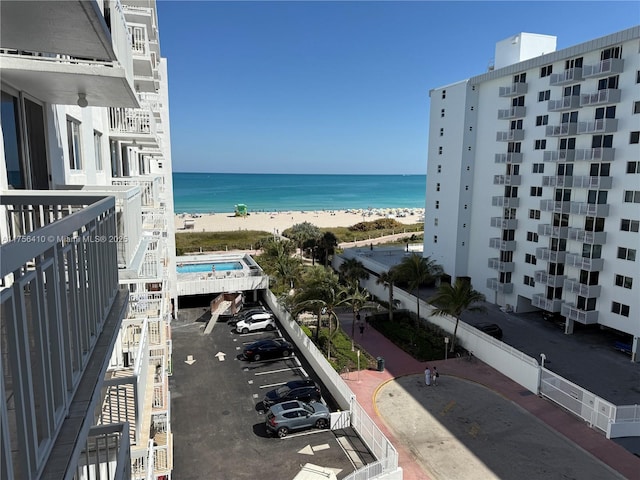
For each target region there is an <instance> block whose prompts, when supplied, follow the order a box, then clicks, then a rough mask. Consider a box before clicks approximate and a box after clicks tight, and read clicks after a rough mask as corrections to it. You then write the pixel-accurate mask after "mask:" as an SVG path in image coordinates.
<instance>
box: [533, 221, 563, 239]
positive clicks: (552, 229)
mask: <svg viewBox="0 0 640 480" xmlns="http://www.w3.org/2000/svg"><path fill="white" fill-rule="evenodd" d="M538 235H542V236H543V237H554V238H567V237H568V235H569V227H558V226H555V225H550V224H548V223H539V224H538Z"/></svg>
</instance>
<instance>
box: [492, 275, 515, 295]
mask: <svg viewBox="0 0 640 480" xmlns="http://www.w3.org/2000/svg"><path fill="white" fill-rule="evenodd" d="M487 288H488V289H490V290H494V291H496V292H500V293H507V294H509V293H513V283H500V282H499V281H498V279H497V278H488V279H487Z"/></svg>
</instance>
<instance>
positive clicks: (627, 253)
mask: <svg viewBox="0 0 640 480" xmlns="http://www.w3.org/2000/svg"><path fill="white" fill-rule="evenodd" d="M618 258H620V259H622V260H629V261H631V262H635V261H636V251H635V250H634V249H633V248H625V247H618Z"/></svg>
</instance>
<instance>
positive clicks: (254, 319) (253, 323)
mask: <svg viewBox="0 0 640 480" xmlns="http://www.w3.org/2000/svg"><path fill="white" fill-rule="evenodd" d="M274 328H276V321H275V319H274V318H273V315H271V314H270V313H269V312H264V313H254V314H253V315H251V316H250V317H248V318H245V319H243V320H240V321H239V322H238V323H236V332H238V333H249V332H253V331H255V330H273V329H274Z"/></svg>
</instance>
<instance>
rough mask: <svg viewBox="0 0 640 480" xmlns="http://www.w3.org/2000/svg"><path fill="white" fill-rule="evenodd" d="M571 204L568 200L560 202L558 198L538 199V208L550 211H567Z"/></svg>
mask: <svg viewBox="0 0 640 480" xmlns="http://www.w3.org/2000/svg"><path fill="white" fill-rule="evenodd" d="M570 208H571V205H570V204H569V202H561V201H558V200H551V199H544V200H540V210H542V211H543V212H552V213H569V210H570Z"/></svg>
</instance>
